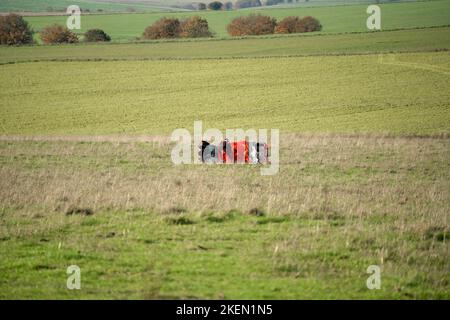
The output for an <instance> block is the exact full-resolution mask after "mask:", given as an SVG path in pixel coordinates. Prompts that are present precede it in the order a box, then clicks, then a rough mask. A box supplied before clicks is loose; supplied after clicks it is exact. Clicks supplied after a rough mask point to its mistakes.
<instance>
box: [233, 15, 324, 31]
mask: <svg viewBox="0 0 450 320" xmlns="http://www.w3.org/2000/svg"><path fill="white" fill-rule="evenodd" d="M320 30H322V25H321V24H320V22H319V20H317V19H316V18H314V17H310V16H308V17H304V18H299V17H287V18H284V19H283V20H281V21H280V22H279V23H277V21H276V19H275V18H271V17H268V16H263V15H250V16H246V17H245V16H244V17H238V18H236V19H234V20H233V21H232V22H231V23H230V24H229V25H228V26H227V31H228V33H229V34H230V35H231V36H249V35H256V36H257V35H265V34H272V33H301V32H312V31H320Z"/></svg>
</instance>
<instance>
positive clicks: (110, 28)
mask: <svg viewBox="0 0 450 320" xmlns="http://www.w3.org/2000/svg"><path fill="white" fill-rule="evenodd" d="M380 7H381V9H382V28H383V29H384V30H390V29H398V28H412V27H429V26H442V25H449V24H450V1H449V0H441V1H430V2H411V3H409V2H407V3H391V4H381V5H380ZM366 9H367V5H352V6H336V7H306V8H303V7H294V8H279V9H270V8H269V9H268V8H265V7H262V8H261V9H252V10H238V11H220V12H186V13H160V12H157V13H142V14H141V13H138V14H120V15H117V14H113V15H86V16H82V20H81V28H82V29H81V30H80V31H79V32H80V33H83V32H85V31H86V30H88V29H91V28H101V29H103V30H105V32H107V33H108V34H109V35H111V37H112V39H113V40H114V41H127V40H133V39H136V38H140V37H141V36H142V33H143V32H144V29H145V28H146V27H147V26H149V25H151V24H152V23H153V22H155V21H156V20H158V19H160V18H161V17H165V16H167V17H171V16H176V17H179V18H185V17H189V16H193V15H200V16H202V17H205V18H206V19H207V20H208V23H209V25H210V27H211V29H212V30H213V31H214V32H215V34H216V37H227V32H226V25H227V24H228V23H230V21H231V20H232V19H233V18H235V17H238V16H242V15H248V14H250V13H252V12H258V13H261V14H267V15H271V16H273V17H276V18H278V19H280V18H283V17H286V16H291V15H299V16H302V17H303V16H308V15H311V16H314V17H316V18H317V19H319V20H320V22H321V23H322V25H323V30H322V31H321V32H323V33H330V32H331V33H336V32H361V31H366V30H367V29H366V19H367V16H368V15H367V13H366ZM66 19H67V18H66V17H64V16H56V17H51V16H47V17H28V18H27V20H28V21H29V22H30V23H31V25H32V26H33V28H34V29H35V30H36V31H38V32H39V31H40V30H42V29H43V28H44V27H45V26H47V25H50V24H53V23H60V24H65V21H66Z"/></svg>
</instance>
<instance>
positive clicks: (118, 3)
mask: <svg viewBox="0 0 450 320" xmlns="http://www.w3.org/2000/svg"><path fill="white" fill-rule="evenodd" d="M211 1H212V0H203V1H202V0H166V1H163V0H40V1H35V0H1V1H0V12H52V13H55V12H64V11H65V9H66V8H67V7H68V6H69V5H78V6H79V7H80V8H81V9H82V11H84V12H93V13H99V12H135V11H189V10H196V9H197V4H198V3H205V4H208V3H209V2H211ZM405 1H416V0H284V1H282V0H279V1H274V0H261V3H262V5H267V4H273V3H279V4H278V5H277V6H305V7H306V6H308V7H309V6H329V5H343V4H358V3H385V2H405ZM222 2H232V3H235V2H236V0H224V1H222Z"/></svg>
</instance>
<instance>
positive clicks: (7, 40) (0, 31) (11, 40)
mask: <svg viewBox="0 0 450 320" xmlns="http://www.w3.org/2000/svg"><path fill="white" fill-rule="evenodd" d="M28 43H33V31H32V30H31V28H30V27H29V25H28V23H27V22H26V21H25V20H24V19H23V18H22V17H21V16H19V15H16V14H9V15H7V16H0V44H6V45H20V44H28Z"/></svg>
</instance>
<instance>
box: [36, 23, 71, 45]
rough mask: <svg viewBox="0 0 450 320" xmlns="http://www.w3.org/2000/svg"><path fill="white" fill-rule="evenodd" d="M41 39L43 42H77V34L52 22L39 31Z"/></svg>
mask: <svg viewBox="0 0 450 320" xmlns="http://www.w3.org/2000/svg"><path fill="white" fill-rule="evenodd" d="M41 39H42V41H43V42H44V43H47V44H53V43H77V42H78V36H77V35H76V34H75V33H73V32H72V31H70V30H69V29H68V28H67V27H65V26H62V25H59V24H53V25H51V26H48V27H46V28H44V30H42V31H41Z"/></svg>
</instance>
